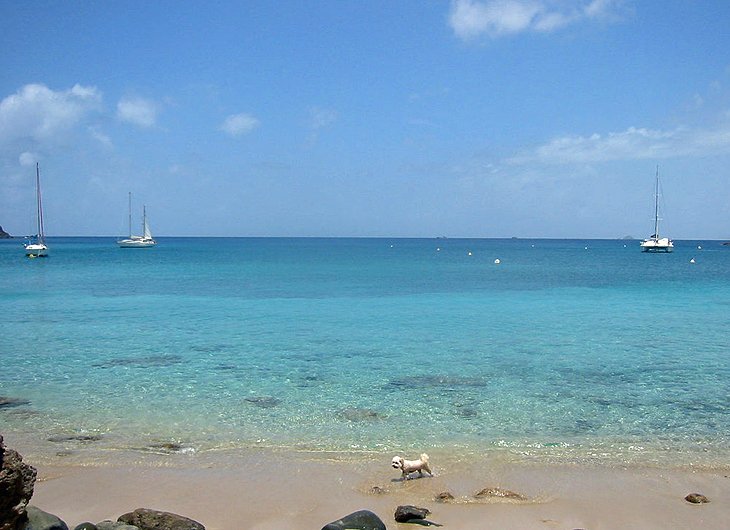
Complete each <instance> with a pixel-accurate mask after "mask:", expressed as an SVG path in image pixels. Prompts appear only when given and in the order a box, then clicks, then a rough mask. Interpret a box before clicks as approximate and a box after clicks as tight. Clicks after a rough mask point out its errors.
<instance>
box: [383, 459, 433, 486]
mask: <svg viewBox="0 0 730 530" xmlns="http://www.w3.org/2000/svg"><path fill="white" fill-rule="evenodd" d="M390 465H391V466H393V468H394V469H400V470H401V472H402V473H403V475H402V478H403V480H408V475H409V474H410V473H414V472H416V471H418V474H419V475H420V476H423V472H424V471H428V474H429V475H431V476H433V473H431V468H430V467H428V455H427V454H426V453H423V454H422V455H421V458H420V460H406V459H404V458H403V457H402V456H394V457H393V460H392V461H391V463H390Z"/></svg>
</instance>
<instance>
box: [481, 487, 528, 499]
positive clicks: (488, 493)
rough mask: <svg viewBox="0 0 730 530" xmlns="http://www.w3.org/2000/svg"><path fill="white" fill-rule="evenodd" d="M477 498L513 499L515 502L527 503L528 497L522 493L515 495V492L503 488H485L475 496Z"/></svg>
mask: <svg viewBox="0 0 730 530" xmlns="http://www.w3.org/2000/svg"><path fill="white" fill-rule="evenodd" d="M474 496H475V497H477V498H479V499H483V498H485V497H490V498H494V497H497V498H500V499H511V500H514V501H526V500H527V497H525V496H524V495H522V494H520V493H515V492H514V491H510V490H504V489H502V488H484V489H483V490H481V491H479V492H478V493H475V494H474Z"/></svg>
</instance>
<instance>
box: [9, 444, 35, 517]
mask: <svg viewBox="0 0 730 530" xmlns="http://www.w3.org/2000/svg"><path fill="white" fill-rule="evenodd" d="M36 474H37V472H36V470H35V468H34V467H33V466H29V465H28V464H26V463H24V462H23V457H22V456H20V454H18V453H17V452H16V451H14V450H12V449H6V448H5V444H4V443H3V437H2V434H0V530H16V529H17V528H23V525H24V524H25V522H26V521H27V520H28V514H27V512H26V508H27V506H28V502H30V498H31V497H32V496H33V486H34V485H35V479H36Z"/></svg>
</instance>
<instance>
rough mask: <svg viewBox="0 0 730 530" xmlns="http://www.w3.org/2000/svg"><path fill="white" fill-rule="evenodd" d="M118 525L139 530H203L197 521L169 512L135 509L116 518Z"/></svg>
mask: <svg viewBox="0 0 730 530" xmlns="http://www.w3.org/2000/svg"><path fill="white" fill-rule="evenodd" d="M117 521H119V522H120V523H127V524H130V525H133V526H136V527H137V528H139V529H140V530H205V527H204V526H203V525H202V524H200V523H199V522H197V521H193V520H192V519H188V518H187V517H183V516H182V515H177V514H174V513H169V512H159V511H157V510H148V509H147V508H137V509H136V510H134V511H133V512H130V513H125V514H124V515H120V516H119V517H118V518H117Z"/></svg>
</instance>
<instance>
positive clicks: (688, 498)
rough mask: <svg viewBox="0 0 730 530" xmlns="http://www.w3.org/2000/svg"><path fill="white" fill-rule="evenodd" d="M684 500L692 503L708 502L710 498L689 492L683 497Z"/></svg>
mask: <svg viewBox="0 0 730 530" xmlns="http://www.w3.org/2000/svg"><path fill="white" fill-rule="evenodd" d="M684 500H685V501H687V502H691V503H692V504H705V503H706V502H710V499H708V498H707V497H705V496H704V495H702V494H701V493H690V494H689V495H687V496H686V497H685V498H684Z"/></svg>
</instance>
